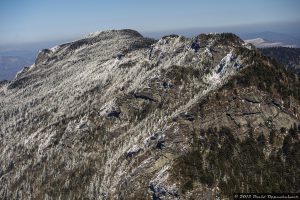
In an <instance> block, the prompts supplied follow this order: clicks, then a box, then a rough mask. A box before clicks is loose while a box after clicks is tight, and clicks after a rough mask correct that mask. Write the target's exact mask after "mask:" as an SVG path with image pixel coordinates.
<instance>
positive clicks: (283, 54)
mask: <svg viewBox="0 0 300 200" xmlns="http://www.w3.org/2000/svg"><path fill="white" fill-rule="evenodd" d="M259 50H260V51H261V52H262V53H263V54H264V55H266V56H269V57H271V58H273V59H275V60H276V61H277V62H279V63H280V64H282V65H284V66H285V67H286V68H289V69H291V70H292V71H294V72H296V73H297V74H299V75H300V48H287V47H271V48H261V49H259Z"/></svg>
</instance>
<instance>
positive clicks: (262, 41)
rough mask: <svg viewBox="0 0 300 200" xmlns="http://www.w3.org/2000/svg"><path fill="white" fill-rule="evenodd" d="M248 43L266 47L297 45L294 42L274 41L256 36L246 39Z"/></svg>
mask: <svg viewBox="0 0 300 200" xmlns="http://www.w3.org/2000/svg"><path fill="white" fill-rule="evenodd" d="M245 42H247V43H251V44H253V45H254V46H256V47H258V48H265V47H291V48H293V47H296V45H294V44H285V43H283V42H273V41H269V40H265V39H263V38H254V39H249V40H245Z"/></svg>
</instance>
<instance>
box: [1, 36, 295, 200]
mask: <svg viewBox="0 0 300 200" xmlns="http://www.w3.org/2000/svg"><path fill="white" fill-rule="evenodd" d="M196 40H197V43H198V44H200V45H199V49H198V48H194V49H192V48H191V46H192V43H193V42H194V41H196ZM193 47H195V45H193ZM299 88H300V87H299V80H298V79H297V77H295V76H294V75H292V74H291V73H289V72H288V71H286V70H285V69H284V68H281V67H280V66H279V65H277V63H275V62H274V61H272V60H270V59H268V58H266V57H264V56H262V55H260V54H259V53H258V52H257V51H256V49H255V48H254V47H253V46H251V45H248V44H245V43H244V42H243V41H242V40H241V39H239V38H238V37H236V36H235V35H233V34H209V35H204V34H201V35H199V36H197V37H196V38H194V39H193V40H192V39H189V38H184V37H181V36H177V35H170V36H165V37H163V38H162V39H160V40H159V41H155V40H152V39H147V38H143V37H142V36H141V35H140V34H139V33H137V32H136V31H133V30H119V31H104V32H100V33H95V34H91V35H90V36H88V37H86V38H84V39H82V40H79V41H75V42H72V43H68V44H63V45H60V46H57V47H54V48H52V49H45V50H42V51H41V52H40V53H39V55H38V57H37V59H36V62H35V64H34V65H32V66H31V67H29V68H26V69H24V70H23V71H22V72H20V73H19V74H18V76H17V77H16V79H15V80H13V81H12V82H9V83H3V84H2V85H1V86H0V105H1V106H0V122H1V129H0V131H1V136H0V139H1V145H0V152H1V154H0V160H1V163H0V186H1V187H0V196H2V197H4V199H5V198H6V199H59V198H60V199H189V198H194V199H210V198H215V196H216V195H220V196H221V197H222V198H228V197H230V195H231V192H241V191H244V192H246V191H247V192H251V191H256V190H259V189H258V188H261V189H264V191H265V192H268V191H287V192H288V191H290V192H293V191H297V190H298V189H299V180H300V178H299V174H300V173H299V169H298V167H297V166H299V163H300V161H299V158H300V156H299V150H298V149H300V148H299V129H298V124H299V114H300V113H299V112H300V107H299V105H300V104H299V96H300V95H299ZM250 158H251V159H250ZM291 160H295V162H292V161H291ZM275 162H276V163H277V166H278V167H277V168H272V163H275ZM237 163H238V164H237ZM287 165H289V170H287V171H286V173H287V174H286V175H282V176H281V179H280V181H279V178H280V177H279V178H276V177H274V174H277V173H280V172H284V170H286V166H287ZM254 177H255V178H254ZM291 177H295V178H291ZM277 183H278V184H277ZM284 187H286V188H284Z"/></svg>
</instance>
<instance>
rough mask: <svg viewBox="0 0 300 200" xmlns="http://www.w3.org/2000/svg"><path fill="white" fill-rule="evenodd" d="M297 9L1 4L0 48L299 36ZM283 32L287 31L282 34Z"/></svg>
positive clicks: (286, 2)
mask: <svg viewBox="0 0 300 200" xmlns="http://www.w3.org/2000/svg"><path fill="white" fill-rule="evenodd" d="M299 7H300V2H299V1H294V0H278V1H273V0H265V1H260V0H253V1H234V0H228V1H222V0H212V1H209V2H203V1H197V0H191V1H189V2H184V3H183V2H182V1H179V0H172V1H171V0H166V1H158V0H154V1H136V0H128V1H122V0H112V1H106V2H103V1H101V2H100V1H96V0H89V1H80V0H72V1H71V0H65V1H59V0H52V1H50V0H44V1H38V0H28V1H21V2H20V1H14V0H3V1H1V2H0V24H1V26H0V46H4V45H13V44H26V43H38V42H45V41H58V40H60V41H67V40H72V39H78V38H81V37H82V36H84V35H86V34H88V33H90V32H95V31H97V30H107V29H123V28H130V29H135V30H137V31H139V32H141V33H159V32H166V33H169V32H172V31H173V32H174V30H175V32H176V31H177V32H179V33H180V32H182V31H184V30H185V31H186V30H206V31H209V30H212V31H213V30H228V31H230V30H233V31H230V32H237V31H235V30H236V29H239V27H241V28H243V27H244V28H245V27H248V29H249V30H251V32H259V31H274V30H275V31H274V32H280V33H290V32H295V33H300V30H299V29H300V28H299V27H300V26H296V27H293V25H292V26H290V27H288V26H287V24H297V25H299V24H300V23H299V22H300V16H299V14H298V13H299V12H298V8H299ZM278 24H279V26H278ZM281 26H283V27H285V28H281V29H280V27H281ZM262 28H263V30H262ZM285 29H290V30H285ZM276 30H277V31H276ZM192 32H193V31H192ZM248 32H249V31H248ZM193 33H194V32H193Z"/></svg>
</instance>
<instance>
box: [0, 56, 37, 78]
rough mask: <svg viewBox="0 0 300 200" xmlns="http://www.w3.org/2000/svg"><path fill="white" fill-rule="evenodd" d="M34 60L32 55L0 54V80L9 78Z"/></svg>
mask: <svg viewBox="0 0 300 200" xmlns="http://www.w3.org/2000/svg"><path fill="white" fill-rule="evenodd" d="M33 62H34V57H32V56H31V57H22V56H1V55H0V80H11V79H13V78H14V77H15V76H16V73H17V72H18V71H20V70H21V69H23V68H24V67H25V66H29V65H31V64H32V63H33Z"/></svg>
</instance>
